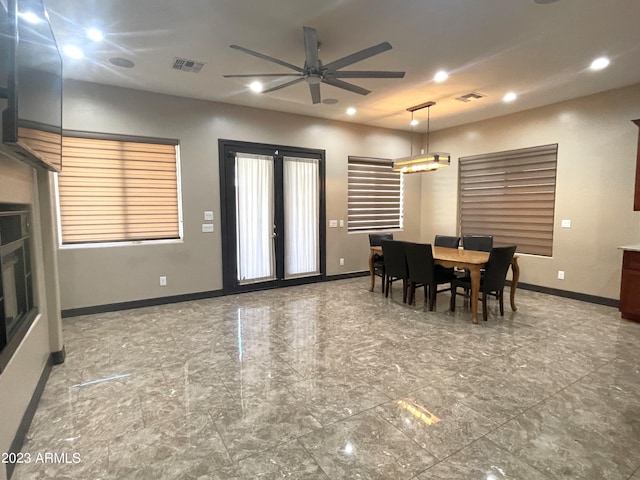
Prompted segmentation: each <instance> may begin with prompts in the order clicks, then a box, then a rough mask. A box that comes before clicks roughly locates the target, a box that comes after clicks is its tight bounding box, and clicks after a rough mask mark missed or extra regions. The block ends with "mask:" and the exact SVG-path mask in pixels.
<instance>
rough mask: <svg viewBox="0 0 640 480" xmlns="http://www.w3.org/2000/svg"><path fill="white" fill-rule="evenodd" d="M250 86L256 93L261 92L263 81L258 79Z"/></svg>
mask: <svg viewBox="0 0 640 480" xmlns="http://www.w3.org/2000/svg"><path fill="white" fill-rule="evenodd" d="M249 88H250V89H251V90H252V91H254V92H256V93H260V92H261V91H262V83H260V82H258V81H255V82H251V84H250V85H249Z"/></svg>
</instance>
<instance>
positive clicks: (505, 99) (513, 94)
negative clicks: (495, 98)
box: [502, 92, 518, 102]
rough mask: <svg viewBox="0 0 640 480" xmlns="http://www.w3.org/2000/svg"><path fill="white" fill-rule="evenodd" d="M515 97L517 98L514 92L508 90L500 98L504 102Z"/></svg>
mask: <svg viewBox="0 0 640 480" xmlns="http://www.w3.org/2000/svg"><path fill="white" fill-rule="evenodd" d="M516 98H518V96H517V95H516V94H515V93H513V92H509V93H507V94H505V96H504V97H502V100H503V101H505V102H513V101H514V100H515V99H516Z"/></svg>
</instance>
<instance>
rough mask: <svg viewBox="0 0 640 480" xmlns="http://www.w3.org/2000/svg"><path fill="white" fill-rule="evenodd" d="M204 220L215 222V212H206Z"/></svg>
mask: <svg viewBox="0 0 640 480" xmlns="http://www.w3.org/2000/svg"><path fill="white" fill-rule="evenodd" d="M204 219H205V220H213V212H212V211H210V210H205V212H204Z"/></svg>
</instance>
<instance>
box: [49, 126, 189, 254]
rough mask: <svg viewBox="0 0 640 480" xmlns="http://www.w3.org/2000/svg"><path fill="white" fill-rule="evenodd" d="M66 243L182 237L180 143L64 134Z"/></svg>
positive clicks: (62, 194)
mask: <svg viewBox="0 0 640 480" xmlns="http://www.w3.org/2000/svg"><path fill="white" fill-rule="evenodd" d="M62 156H63V169H62V171H61V172H60V173H59V174H58V195H59V202H60V222H61V232H62V243H63V244H73V243H89V242H118V241H131V240H158V239H171V238H179V236H180V226H179V211H178V175H177V162H176V145H174V144H170V145H165V144H156V143H141V142H133V141H118V140H104V139H95V138H77V137H64V138H63V142H62Z"/></svg>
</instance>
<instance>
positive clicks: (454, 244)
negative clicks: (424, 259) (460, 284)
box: [433, 235, 460, 293]
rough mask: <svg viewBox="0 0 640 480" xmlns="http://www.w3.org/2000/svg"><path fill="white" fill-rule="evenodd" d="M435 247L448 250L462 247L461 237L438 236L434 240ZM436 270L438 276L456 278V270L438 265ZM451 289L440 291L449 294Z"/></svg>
mask: <svg viewBox="0 0 640 480" xmlns="http://www.w3.org/2000/svg"><path fill="white" fill-rule="evenodd" d="M433 245H434V246H436V247H447V248H458V247H459V246H460V237H451V236H448V235H436V237H435V238H434V240H433ZM436 270H437V271H438V275H439V276H441V277H445V276H447V275H449V276H451V277H453V276H455V272H456V269H455V268H447V267H443V266H442V265H436ZM449 290H450V288H443V289H440V290H438V293H440V292H447V291H449Z"/></svg>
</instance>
